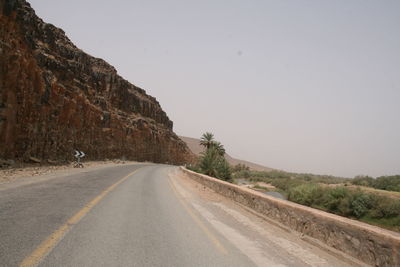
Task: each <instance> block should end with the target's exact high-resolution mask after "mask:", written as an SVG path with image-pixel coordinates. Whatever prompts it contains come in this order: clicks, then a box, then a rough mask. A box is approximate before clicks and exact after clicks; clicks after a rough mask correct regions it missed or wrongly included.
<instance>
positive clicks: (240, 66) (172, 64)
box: [30, 0, 400, 176]
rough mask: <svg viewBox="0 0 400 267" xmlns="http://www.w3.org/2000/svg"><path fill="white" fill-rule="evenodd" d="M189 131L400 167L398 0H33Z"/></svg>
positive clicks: (279, 151)
mask: <svg viewBox="0 0 400 267" xmlns="http://www.w3.org/2000/svg"><path fill="white" fill-rule="evenodd" d="M30 3H31V4H32V6H33V8H34V9H35V10H36V12H37V14H38V15H39V16H40V17H42V18H43V19H44V20H45V21H47V22H50V23H53V24H54V25H56V26H58V27H60V28H62V29H64V30H65V32H66V34H67V35H68V37H69V38H70V39H71V40H72V41H73V42H74V43H75V44H76V45H77V46H78V47H80V48H82V49H83V50H85V51H86V52H88V53H89V54H91V55H93V56H96V57H101V58H103V59H105V60H107V61H108V62H109V63H110V64H111V65H113V66H115V67H116V69H117V70H118V72H119V74H120V75H122V76H123V77H124V78H125V79H127V80H129V81H131V82H132V83H134V84H135V85H137V86H139V87H142V88H144V89H145V90H146V91H147V93H148V94H150V95H152V96H155V97H156V98H157V99H158V100H159V101H160V103H161V106H162V107H163V109H164V110H165V111H166V112H167V114H168V115H169V117H170V119H171V120H173V121H174V130H175V132H176V133H177V134H179V135H185V136H190V137H200V135H201V134H202V133H203V132H205V131H211V132H213V133H214V134H215V136H216V138H217V139H218V140H219V141H221V142H222V143H223V144H224V145H225V147H226V149H227V151H228V153H230V154H231V155H232V156H235V157H238V158H242V159H246V160H250V161H254V162H257V163H261V164H263V165H266V166H270V167H273V168H279V169H284V170H288V171H297V172H313V173H320V174H333V175H341V176H354V175H358V174H368V175H372V176H378V175H384V174H396V173H397V174H399V173H400V15H399V14H400V1H398V0H393V1H390V0H359V1H355V0H334V1H333V0H332V1H321V0H302V1H301V0H292V1H285V0H275V1H268V0H225V1H222V0H201V1H200V0H198V1H190V0H182V1H176V0H171V1H169V0H160V1H153V0H146V1H133V0H129V1H128V0H126V1H123V0H114V1H101V0H84V1H82V0H69V1H60V0H59V1H55V0H31V1H30Z"/></svg>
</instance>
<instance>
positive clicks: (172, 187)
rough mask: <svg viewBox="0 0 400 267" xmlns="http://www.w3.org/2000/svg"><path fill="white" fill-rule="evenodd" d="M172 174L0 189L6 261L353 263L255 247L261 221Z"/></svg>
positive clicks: (122, 174)
mask: <svg viewBox="0 0 400 267" xmlns="http://www.w3.org/2000/svg"><path fill="white" fill-rule="evenodd" d="M175 171H176V168H175V167H170V166H163V165H144V164H143V165H123V166H115V167H107V168H102V169H99V170H91V171H84V172H81V173H76V174H73V175H64V176H61V177H57V178H54V179H49V180H46V181H40V182H37V183H30V184H26V185H20V186H17V187H14V188H13V187H11V188H8V189H4V190H0V266H19V265H20V264H23V265H24V266H29V265H36V264H37V265H39V266H254V265H260V266H309V265H313V266H335V265H336V266H345V265H347V264H345V263H343V262H336V259H332V258H331V256H329V255H328V256H326V258H325V259H322V258H320V256H316V255H314V254H313V257H314V258H313V257H311V258H310V256H308V258H307V256H306V260H304V259H301V258H302V257H301V255H300V254H302V253H307V251H305V250H304V248H303V247H301V245H300V246H299V247H296V246H294V245H293V244H292V243H290V241H285V242H286V243H285V242H283V241H281V240H280V238H282V237H274V238H272V237H271V238H270V239H269V240H267V239H265V238H261V239H263V240H261V241H260V242H258V241H257V242H256V243H255V242H254V240H256V239H257V238H258V239H260V236H262V234H260V233H258V234H254V233H252V231H253V232H254V231H255V230H257V229H255V228H257V227H258V226H252V225H251V222H245V221H244V220H246V219H243V218H244V217H243V216H242V215H239V214H237V212H236V213H235V211H232V210H231V211H230V208H229V207H227V206H221V205H222V204H221V203H219V204H218V203H216V204H215V205H211V204H209V203H206V202H204V200H201V199H200V198H198V197H196V196H195V195H193V194H192V193H190V191H187V190H186V189H184V186H183V185H182V184H179V183H178V182H177V181H171V175H170V174H171V173H173V172H175ZM229 212H231V215H229V214H228V213H229ZM229 216H231V217H229ZM232 216H233V217H235V218H236V219H232V218H233V217H232ZM240 216H242V217H243V218H242V217H240ZM235 221H238V222H235ZM240 221H241V223H242V224H244V225H245V227H243V225H240ZM235 224H236V225H235ZM246 227H250V228H252V229H250V230H246V229H245V228H246ZM235 229H238V230H235ZM254 229H255V230H254ZM261 230H262V229H261ZM261 230H260V231H261ZM243 231H244V232H246V231H247V233H243ZM241 232H242V233H241ZM252 235H254V236H253V237H252ZM263 242H264V243H265V244H264V245H263V244H262V243H263ZM279 242H280V243H279ZM282 242H283V243H282ZM287 242H289V245H288V243H287ZM276 244H277V245H276ZM282 244H283V245H282ZM296 249H297V251H296ZM265 250H268V251H269V252H268V251H265ZM296 253H297V254H296ZM312 253H315V252H312Z"/></svg>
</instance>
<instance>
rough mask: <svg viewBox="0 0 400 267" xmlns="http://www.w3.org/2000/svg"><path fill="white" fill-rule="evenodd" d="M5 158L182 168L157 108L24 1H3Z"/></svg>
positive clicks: (186, 154) (0, 122)
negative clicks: (79, 154) (76, 157)
mask: <svg viewBox="0 0 400 267" xmlns="http://www.w3.org/2000/svg"><path fill="white" fill-rule="evenodd" d="M0 16H1V17H0V25H1V27H0V158H3V159H17V160H27V159H29V158H30V157H35V158H38V159H51V160H55V159H56V160H71V159H72V158H73V151H74V150H75V149H78V150H82V151H85V153H86V155H87V158H89V159H104V158H120V157H125V158H127V159H132V160H148V161H153V162H169V163H176V164H180V163H184V162H187V161H189V160H190V159H191V158H192V156H193V155H192V153H191V152H190V151H189V150H188V148H187V146H186V144H185V143H184V142H182V141H181V140H180V139H179V138H178V137H177V136H176V135H175V134H174V132H173V131H172V121H171V120H169V118H168V117H167V115H166V113H165V112H164V111H163V110H162V109H161V107H160V105H159V103H158V102H157V100H156V99H155V98H153V97H151V96H149V95H147V94H146V92H145V91H144V90H143V89H140V88H138V87H136V86H134V85H133V84H131V83H129V82H128V81H126V80H124V79H123V78H122V77H120V76H119V75H118V74H117V71H116V70H115V69H114V67H112V66H111V65H109V64H108V63H107V62H105V61H104V60H102V59H99V58H94V57H92V56H90V55H88V54H86V53H85V52H83V51H82V50H80V49H78V48H77V47H76V46H75V45H74V44H73V43H72V42H71V41H70V40H69V39H68V38H67V37H66V36H65V33H64V31H63V30H61V29H59V28H56V27H55V26H53V25H52V24H48V23H45V22H43V21H42V20H41V19H40V18H38V17H37V16H36V14H35V12H34V10H33V9H32V8H31V7H30V5H29V4H28V3H27V2H26V1H24V0H0Z"/></svg>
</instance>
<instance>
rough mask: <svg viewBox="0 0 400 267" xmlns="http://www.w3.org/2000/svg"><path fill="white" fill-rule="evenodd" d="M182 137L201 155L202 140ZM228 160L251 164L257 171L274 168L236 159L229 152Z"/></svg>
mask: <svg viewBox="0 0 400 267" xmlns="http://www.w3.org/2000/svg"><path fill="white" fill-rule="evenodd" d="M179 138H180V139H182V140H183V141H184V142H185V143H186V144H187V146H188V147H189V149H190V150H191V151H192V152H193V153H194V154H196V155H200V153H201V152H203V150H204V147H202V146H201V145H200V140H199V139H196V138H191V137H186V136H179ZM225 158H226V160H227V161H228V162H229V164H231V165H237V164H239V163H241V164H245V165H246V166H249V168H250V169H252V170H255V171H272V170H273V169H272V168H269V167H265V166H262V165H260V164H256V163H253V162H249V161H246V160H241V159H235V158H233V157H231V156H230V155H229V154H225Z"/></svg>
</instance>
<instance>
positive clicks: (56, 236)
mask: <svg viewBox="0 0 400 267" xmlns="http://www.w3.org/2000/svg"><path fill="white" fill-rule="evenodd" d="M138 170H139V169H138ZM138 170H135V171H133V172H131V173H130V174H128V175H127V176H125V177H123V178H122V179H121V180H119V181H118V182H116V183H115V184H113V185H111V186H110V187H108V188H107V189H105V190H104V191H103V192H101V193H100V194H99V195H98V196H96V197H95V198H94V199H92V200H91V201H90V202H89V203H87V204H86V205H85V206H84V207H83V208H82V209H81V210H80V211H78V212H77V213H76V214H75V215H74V216H72V217H71V218H69V220H68V221H67V222H66V223H65V224H64V225H62V226H61V227H60V228H58V229H57V230H56V231H55V232H53V233H52V234H51V235H50V236H49V237H48V238H47V239H46V240H45V241H43V242H42V243H41V244H40V245H39V246H38V247H37V248H36V249H35V250H34V251H33V252H32V253H31V254H30V255H29V256H28V257H26V258H25V259H24V260H23V261H22V262H21V264H20V265H19V266H20V267H28V266H29V267H32V266H37V265H38V264H39V263H40V261H41V260H42V259H43V258H44V257H45V256H46V255H47V254H48V253H49V252H50V251H51V250H52V249H53V248H54V246H55V245H56V244H57V243H58V242H59V241H60V240H61V239H62V238H63V236H64V235H65V234H66V233H67V232H68V231H69V230H70V229H71V227H72V226H73V225H74V224H77V223H78V222H79V221H80V220H81V219H82V218H83V217H84V216H85V215H86V214H87V213H88V212H89V211H90V210H91V209H92V208H93V207H94V206H96V204H97V203H99V202H100V201H101V200H102V199H103V198H104V197H105V196H106V195H107V194H108V193H110V192H111V191H112V190H113V189H114V188H115V187H117V186H118V185H119V184H121V183H122V182H124V181H125V180H126V179H128V178H129V177H130V176H131V175H133V174H134V173H136V172H137V171H138Z"/></svg>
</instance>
